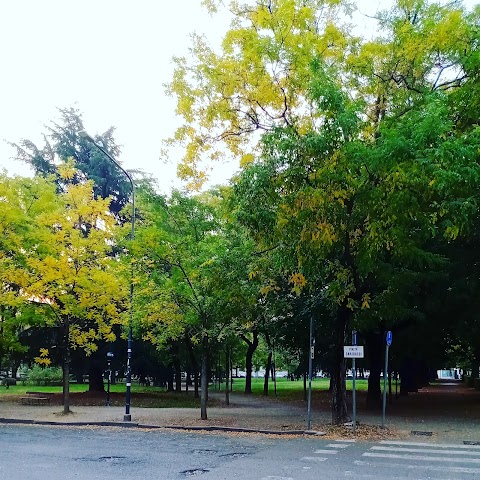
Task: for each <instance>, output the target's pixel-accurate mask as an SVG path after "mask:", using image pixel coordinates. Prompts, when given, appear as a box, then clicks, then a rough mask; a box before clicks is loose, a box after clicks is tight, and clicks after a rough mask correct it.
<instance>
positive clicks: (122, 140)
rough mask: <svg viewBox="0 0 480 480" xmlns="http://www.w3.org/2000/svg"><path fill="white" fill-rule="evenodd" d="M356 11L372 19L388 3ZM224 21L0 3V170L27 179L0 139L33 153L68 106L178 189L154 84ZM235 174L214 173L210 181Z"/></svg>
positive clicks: (168, 120)
mask: <svg viewBox="0 0 480 480" xmlns="http://www.w3.org/2000/svg"><path fill="white" fill-rule="evenodd" d="M357 3H358V6H359V9H360V10H361V11H362V13H366V14H369V15H373V14H374V13H375V11H376V10H377V9H378V8H379V7H380V8H382V9H383V8H386V7H387V6H388V4H390V3H391V0H386V1H385V0H384V1H382V2H379V1H375V0H358V2H357ZM464 3H465V5H467V6H471V5H474V4H475V3H477V1H475V0H466V1H465V2H464ZM363 21H366V20H362V21H361V22H362V23H363ZM228 23H229V22H228V20H227V19H224V21H220V20H219V19H218V17H214V20H212V18H211V17H210V16H209V15H208V14H207V13H206V12H205V11H204V10H203V9H202V8H201V5H200V0H182V1H175V0H168V1H167V0H136V1H134V0H0V49H1V50H0V52H1V61H2V76H1V77H0V169H1V168H6V169H7V171H8V172H9V173H11V174H14V173H15V174H21V175H24V174H27V173H28V169H27V168H26V166H25V165H23V164H21V163H18V162H13V160H11V157H12V156H13V154H14V150H13V149H12V147H10V146H9V145H8V144H7V143H6V142H5V140H9V141H13V142H17V141H19V140H20V139H21V138H28V139H30V140H33V141H34V142H37V143H38V145H39V146H41V145H42V137H41V133H42V132H44V131H45V128H44V125H45V124H47V123H49V121H50V120H52V119H55V118H56V117H57V111H56V107H60V108H64V107H70V106H76V107H78V108H79V109H80V111H81V112H83V116H84V124H85V127H86V129H87V130H88V132H89V133H90V134H92V135H93V134H95V133H97V132H103V131H105V130H106V129H107V128H109V127H110V126H112V125H113V126H115V127H117V130H116V134H115V138H116V140H117V143H118V144H120V145H123V148H122V155H121V156H120V158H119V160H120V161H122V162H123V165H124V166H125V167H126V168H127V169H128V168H141V169H143V170H144V171H145V172H148V173H151V174H152V175H153V176H154V177H155V178H156V179H157V180H158V182H159V185H160V188H161V189H162V190H163V191H168V190H169V189H170V188H171V187H172V186H173V185H176V186H179V185H180V183H179V182H178V180H176V179H175V171H176V162H175V160H176V159H172V162H171V163H170V164H168V165H165V164H164V163H163V162H162V161H160V160H159V153H160V149H161V146H162V145H161V144H162V140H163V139H166V138H168V137H169V136H170V135H171V134H172V133H173V131H174V128H175V126H176V125H178V120H177V119H176V118H175V113H174V108H175V104H174V100H173V99H172V98H168V97H167V96H166V95H165V93H164V87H163V84H164V83H167V82H169V81H170V79H171V76H172V72H173V65H172V62H171V58H172V56H174V55H187V54H188V47H189V45H190V36H189V34H190V33H192V32H194V31H196V32H197V33H204V34H206V35H207V37H208V38H209V40H210V42H211V44H212V45H218V43H219V42H220V39H221V37H222V35H223V33H224V32H225V31H226V30H227V29H228ZM367 31H368V28H367ZM234 170H235V167H233V166H228V165H223V166H222V165H221V164H218V165H216V166H215V168H214V170H213V172H212V173H211V177H212V181H213V183H223V182H226V181H227V180H228V178H230V176H231V174H232V173H233V171H234Z"/></svg>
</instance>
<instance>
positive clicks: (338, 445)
mask: <svg viewBox="0 0 480 480" xmlns="http://www.w3.org/2000/svg"><path fill="white" fill-rule="evenodd" d="M354 443H355V440H334V443H328V444H327V445H325V446H324V448H320V449H317V450H315V451H314V452H313V453H315V454H316V455H322V456H321V457H314V456H305V457H302V458H301V459H300V460H303V461H305V462H325V461H326V460H327V459H328V458H329V457H330V458H332V456H333V455H337V454H338V452H339V451H344V450H345V449H346V448H348V447H350V446H351V445H353V444H354ZM323 455H327V456H326V457H323Z"/></svg>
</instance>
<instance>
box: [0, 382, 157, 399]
mask: <svg viewBox="0 0 480 480" xmlns="http://www.w3.org/2000/svg"><path fill="white" fill-rule="evenodd" d="M106 389H107V385H106V384H105V390H106ZM87 391H88V384H87V383H84V384H77V383H71V384H70V393H83V392H87ZM110 391H111V392H112V393H124V392H125V384H124V383H118V384H115V385H110ZM27 392H43V393H62V386H61V385H59V386H54V387H51V386H46V385H11V386H10V387H9V388H5V387H3V386H2V387H0V395H1V396H8V395H12V396H14V395H25V394H26V393H27ZM156 392H158V393H163V392H165V389H164V388H163V387H143V386H140V385H135V384H133V385H132V393H156Z"/></svg>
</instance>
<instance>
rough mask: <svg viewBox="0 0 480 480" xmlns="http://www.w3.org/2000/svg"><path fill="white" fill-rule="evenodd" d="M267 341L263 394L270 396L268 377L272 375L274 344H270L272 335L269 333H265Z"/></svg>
mask: <svg viewBox="0 0 480 480" xmlns="http://www.w3.org/2000/svg"><path fill="white" fill-rule="evenodd" d="M265 341H266V342H267V347H268V356H267V364H266V365H265V379H264V381H263V395H265V396H266V397H268V377H269V375H270V371H271V370H272V356H273V352H272V346H271V344H270V335H269V334H268V333H266V334H265Z"/></svg>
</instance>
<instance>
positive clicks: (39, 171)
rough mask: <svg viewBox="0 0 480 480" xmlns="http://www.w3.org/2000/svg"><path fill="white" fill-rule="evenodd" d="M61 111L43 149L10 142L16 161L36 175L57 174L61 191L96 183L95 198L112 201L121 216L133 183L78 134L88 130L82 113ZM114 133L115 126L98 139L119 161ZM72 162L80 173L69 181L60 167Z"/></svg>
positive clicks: (31, 144) (48, 132)
mask: <svg viewBox="0 0 480 480" xmlns="http://www.w3.org/2000/svg"><path fill="white" fill-rule="evenodd" d="M58 111H59V116H60V118H59V119H58V120H57V121H53V122H51V123H50V125H47V126H46V129H47V132H46V133H45V134H44V135H43V138H44V141H45V145H44V146H43V147H38V146H37V145H36V144H35V143H33V142H32V141H31V140H28V139H22V140H21V141H20V142H19V143H10V145H12V146H13V147H15V148H16V151H17V155H16V160H18V161H23V162H25V163H27V164H28V165H30V166H31V167H32V168H33V169H34V171H35V174H36V175H41V176H44V177H48V176H49V175H54V176H55V179H56V183H57V185H58V187H59V189H60V190H63V189H65V188H66V185H68V184H69V183H74V184H75V183H81V182H84V181H86V180H92V181H93V191H94V194H95V196H96V197H99V198H110V206H109V208H110V210H111V211H112V212H113V213H114V214H115V215H118V214H119V213H120V211H121V210H122V208H123V207H124V206H125V205H126V204H127V203H128V199H129V197H130V184H129V183H128V181H127V180H126V179H125V176H124V175H123V174H122V173H121V172H119V170H118V168H116V167H115V165H113V164H112V162H111V161H110V160H109V159H108V158H106V157H105V155H104V154H103V153H102V152H100V151H99V150H98V149H97V148H96V147H95V146H94V145H92V143H91V142H89V141H88V140H86V139H85V138H83V137H81V136H79V135H78V133H79V132H80V131H82V130H84V125H83V119H82V114H81V113H80V111H79V110H78V109H76V108H60V109H58ZM114 133H115V129H114V127H110V128H109V129H108V130H107V131H106V132H105V133H103V134H101V135H97V136H96V137H95V140H96V141H97V142H99V143H100V144H101V145H103V146H104V148H105V149H106V150H107V151H108V152H110V153H111V154H112V155H113V156H114V157H115V158H118V156H119V154H120V147H119V146H118V145H117V143H116V142H115V138H114ZM71 159H73V160H74V162H75V167H76V169H77V170H76V172H75V174H74V175H73V177H72V178H69V179H65V178H64V177H63V176H62V175H61V172H60V171H59V168H60V167H61V165H62V164H64V163H65V162H67V161H70V160H71Z"/></svg>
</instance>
